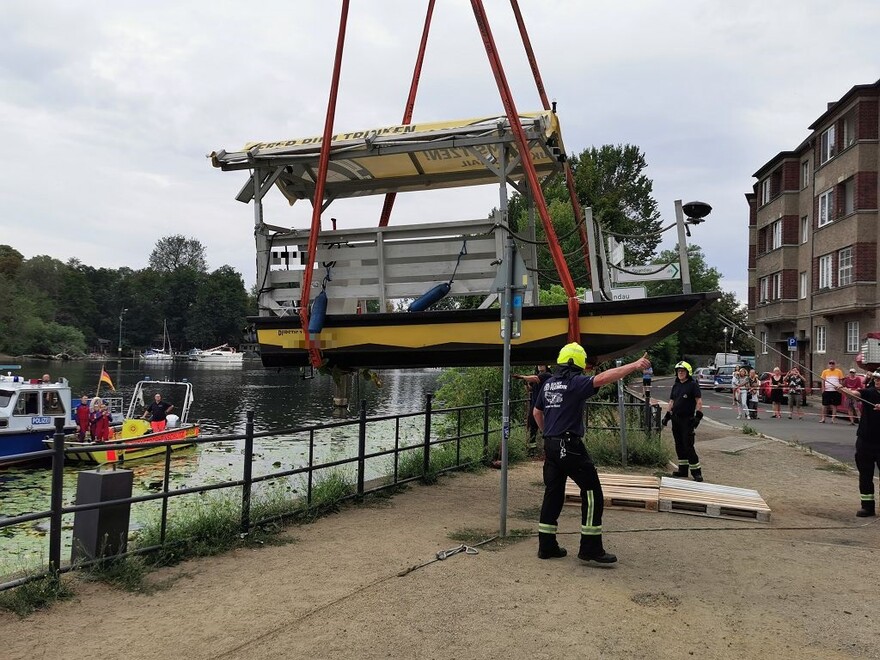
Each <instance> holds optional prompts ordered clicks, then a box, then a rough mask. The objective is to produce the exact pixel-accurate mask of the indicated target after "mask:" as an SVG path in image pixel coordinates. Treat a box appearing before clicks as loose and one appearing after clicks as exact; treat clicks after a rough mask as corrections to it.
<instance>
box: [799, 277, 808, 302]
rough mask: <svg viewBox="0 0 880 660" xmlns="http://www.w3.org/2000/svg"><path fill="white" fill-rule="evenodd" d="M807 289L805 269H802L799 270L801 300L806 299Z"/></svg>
mask: <svg viewBox="0 0 880 660" xmlns="http://www.w3.org/2000/svg"><path fill="white" fill-rule="evenodd" d="M808 290H809V287H808V286H807V271H805V270H802V271H801V285H800V296H801V300H806V299H807V291H808Z"/></svg>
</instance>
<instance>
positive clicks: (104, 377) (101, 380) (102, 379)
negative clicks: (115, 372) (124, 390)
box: [98, 369, 116, 392]
mask: <svg viewBox="0 0 880 660" xmlns="http://www.w3.org/2000/svg"><path fill="white" fill-rule="evenodd" d="M98 382H99V383H106V384H107V387H109V388H110V389H111V390H113V391H114V392H115V391H116V388H115V387H113V381H112V380H110V374H108V373H107V372H106V371H104V369H101V377H100V378H99V379H98Z"/></svg>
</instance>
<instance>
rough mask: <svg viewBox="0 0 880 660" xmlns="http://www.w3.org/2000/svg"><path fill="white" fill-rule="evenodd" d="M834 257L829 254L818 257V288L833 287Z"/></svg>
mask: <svg viewBox="0 0 880 660" xmlns="http://www.w3.org/2000/svg"><path fill="white" fill-rule="evenodd" d="M833 266H834V259H833V258H832V256H831V255H830V254H823V255H822V256H821V257H819V289H831V288H833V287H834V271H833V270H832V267H833Z"/></svg>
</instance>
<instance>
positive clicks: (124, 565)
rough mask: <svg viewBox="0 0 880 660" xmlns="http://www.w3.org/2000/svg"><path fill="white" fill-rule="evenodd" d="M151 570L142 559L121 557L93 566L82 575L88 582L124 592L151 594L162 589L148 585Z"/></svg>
mask: <svg viewBox="0 0 880 660" xmlns="http://www.w3.org/2000/svg"><path fill="white" fill-rule="evenodd" d="M149 570H150V569H149V567H148V566H147V564H146V562H145V561H144V559H143V558H142V557H119V558H116V559H107V560H105V561H102V562H98V563H97V564H93V565H92V566H90V567H88V568H86V569H85V570H84V571H83V573H82V575H83V578H84V579H86V580H94V581H97V582H104V583H105V584H108V585H110V586H111V587H115V588H117V589H122V590H124V591H130V592H133V593H143V594H151V593H154V592H156V591H158V590H159V589H160V588H162V587H160V586H159V585H150V584H148V583H147V581H146V577H147V573H148V572H149Z"/></svg>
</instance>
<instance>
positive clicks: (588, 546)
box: [534, 343, 651, 564]
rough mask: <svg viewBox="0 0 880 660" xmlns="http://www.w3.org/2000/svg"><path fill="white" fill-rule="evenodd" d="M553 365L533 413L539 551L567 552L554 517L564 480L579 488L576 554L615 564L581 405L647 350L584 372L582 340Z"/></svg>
mask: <svg viewBox="0 0 880 660" xmlns="http://www.w3.org/2000/svg"><path fill="white" fill-rule="evenodd" d="M556 364H557V368H556V370H555V371H554V373H553V376H552V377H551V378H550V379H549V380H548V381H547V382H546V383H545V384H544V387H543V389H542V390H541V392H540V393H539V394H538V397H537V399H536V400H535V409H534V416H535V421H536V422H537V423H538V428H540V429H541V431H542V432H543V434H544V453H545V458H544V501H543V503H542V504H541V518H540V521H539V524H538V557H539V558H540V559H553V558H555V557H565V556H566V554H568V553H567V552H566V550H565V548H563V547H561V546H560V545H559V543H558V542H557V540H556V532H557V523H558V519H559V514H560V513H561V512H562V505H563V502H564V500H565V480H566V478H567V477H570V478H571V479H572V481H574V482H575V483H576V484H577V485H578V486H579V487H580V489H581V537H580V550H579V552H578V559H581V560H583V561H595V562H598V563H600V564H613V563H614V562H616V561H617V557H615V556H614V555H612V554H610V553H608V552H606V551H605V548H604V547H603V546H602V509H603V508H604V500H603V496H602V486H601V484H600V483H599V475H598V474H597V473H596V466H595V465H593V461H592V459H591V458H590V455H589V454H588V453H587V448H586V447H585V446H584V442H583V436H584V405H585V403H586V400H587V399H589V398H590V397H591V396H593V395H594V394H595V393H596V391H597V390H598V389H599V388H600V387H602V386H603V385H605V384H607V383H613V382H615V381H618V380H620V379H621V378H623V377H624V376H627V375H629V374H631V373H632V372H634V371H638V370H640V369H642V370H643V369H647V368H648V367H650V366H651V363H650V362H649V361H648V354H647V353H646V354H645V355H643V356H642V357H641V358H639V359H638V360H636V361H635V362H631V363H629V364H626V365H623V366H620V367H615V368H613V369H608V370H607V371H603V372H602V373H600V374H597V375H596V376H587V375H585V374H584V373H583V372H584V369H586V367H587V353H586V351H585V350H584V349H583V347H582V346H581V345H580V344H576V343H571V344H566V345H565V346H563V347H562V350H561V351H559V357H558V358H557V360H556Z"/></svg>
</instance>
